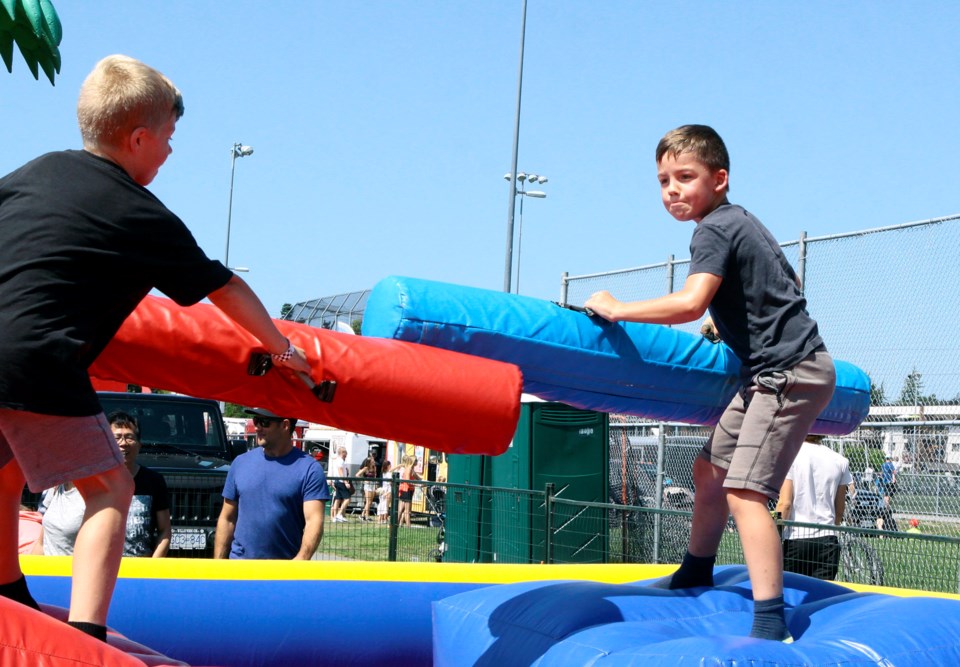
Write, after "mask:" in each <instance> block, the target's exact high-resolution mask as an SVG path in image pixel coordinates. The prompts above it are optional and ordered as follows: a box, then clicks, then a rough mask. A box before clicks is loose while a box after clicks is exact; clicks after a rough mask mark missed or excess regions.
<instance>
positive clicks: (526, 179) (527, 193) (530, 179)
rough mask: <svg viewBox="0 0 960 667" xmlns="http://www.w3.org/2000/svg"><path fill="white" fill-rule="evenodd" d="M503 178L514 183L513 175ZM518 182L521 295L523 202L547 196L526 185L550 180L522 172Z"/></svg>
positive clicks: (518, 286)
mask: <svg viewBox="0 0 960 667" xmlns="http://www.w3.org/2000/svg"><path fill="white" fill-rule="evenodd" d="M503 177H504V178H505V179H506V180H508V181H513V180H514V179H513V174H504V175H503ZM516 180H517V181H518V182H519V183H520V187H519V188H517V187H514V193H513V195H514V197H518V196H519V197H520V225H519V226H518V228H517V294H519V293H520V252H521V251H522V250H523V200H524V198H525V197H533V198H535V199H545V198H546V196H547V193H546V192H543V191H542V190H526V189H524V185H525V184H526V183H531V184H537V183H540V184H543V183H546V182H547V181H548V180H549V179H548V178H547V177H546V176H538V175H537V174H526V173H524V172H522V171H521V172H520V173H519V174H517V178H516Z"/></svg>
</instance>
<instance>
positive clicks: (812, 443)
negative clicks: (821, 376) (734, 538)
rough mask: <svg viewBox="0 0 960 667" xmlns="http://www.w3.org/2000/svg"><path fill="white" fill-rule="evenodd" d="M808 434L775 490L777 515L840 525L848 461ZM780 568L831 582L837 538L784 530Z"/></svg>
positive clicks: (825, 532)
mask: <svg viewBox="0 0 960 667" xmlns="http://www.w3.org/2000/svg"><path fill="white" fill-rule="evenodd" d="M822 440H823V436H819V435H808V436H807V439H806V440H805V441H804V443H803V445H801V447H800V452H799V453H798V454H797V458H795V459H794V461H793V464H792V465H791V466H790V470H789V471H788V472H787V478H786V480H785V481H784V482H783V487H782V488H781V490H780V500H779V501H778V502H777V511H778V512H780V516H781V517H782V518H784V519H785V520H787V521H796V522H799V523H816V524H821V525H824V526H839V525H840V522H841V521H843V510H844V507H845V504H846V496H847V492H848V491H850V492H851V493H852V491H853V488H854V484H853V476H852V475H851V474H850V462H849V461H848V460H847V459H846V458H845V457H844V456H841V455H840V454H838V453H836V452H834V451H833V450H831V449H830V448H829V447H826V446H824V445H822V444H821V442H822ZM783 538H784V539H783V569H784V570H785V571H787V572H796V573H798V574H805V575H807V576H808V577H816V578H817V579H830V580H832V579H835V578H836V576H837V567H838V565H839V563H840V543H839V540H838V539H837V534H836V533H835V532H834V531H832V530H830V529H828V528H806V527H794V526H786V527H784V529H783Z"/></svg>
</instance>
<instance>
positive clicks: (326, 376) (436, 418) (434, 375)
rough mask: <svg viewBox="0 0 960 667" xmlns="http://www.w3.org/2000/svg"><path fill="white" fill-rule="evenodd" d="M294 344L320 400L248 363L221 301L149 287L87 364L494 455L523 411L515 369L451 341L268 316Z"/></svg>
mask: <svg viewBox="0 0 960 667" xmlns="http://www.w3.org/2000/svg"><path fill="white" fill-rule="evenodd" d="M275 322H276V325H277V327H278V328H279V329H280V330H281V331H282V332H283V333H284V335H285V336H287V337H288V338H289V339H290V340H291V341H292V342H293V344H294V345H296V346H297V347H300V348H302V349H303V350H304V351H305V352H306V355H307V359H308V360H309V362H310V365H311V367H312V372H311V376H312V378H313V380H314V381H316V382H318V383H319V382H321V381H333V382H335V383H336V389H335V392H334V393H333V399H332V400H331V401H329V402H325V401H321V400H320V399H318V398H317V397H316V396H315V395H314V394H313V393H311V392H310V390H309V389H307V387H306V385H305V384H304V383H303V382H302V381H301V380H300V379H299V378H297V377H296V376H294V375H291V374H289V373H287V372H284V369H273V370H270V371H269V372H267V373H266V375H263V376H253V375H250V374H249V373H248V366H249V364H250V359H251V356H252V355H255V354H259V353H263V352H264V349H263V347H262V346H261V345H260V343H259V341H258V340H257V339H256V338H254V337H253V336H252V335H250V334H249V333H247V332H246V331H245V330H243V329H241V328H240V327H238V326H237V325H236V324H235V323H234V322H233V320H231V319H230V318H228V317H227V316H226V315H224V314H223V312H222V311H220V309H219V308H216V307H215V306H212V305H210V304H197V305H195V306H190V307H189V308H184V307H181V306H178V305H177V304H175V303H174V302H173V301H171V300H169V299H165V298H159V297H153V296H148V297H146V298H145V299H144V300H143V301H142V302H141V303H140V305H139V306H138V307H137V309H136V310H135V311H134V312H133V313H132V314H131V315H130V317H129V318H127V320H126V322H124V324H123V326H122V327H121V328H120V331H118V332H117V335H116V336H115V337H114V339H113V341H111V343H110V344H109V345H108V346H107V348H106V349H105V350H104V351H103V353H102V354H101V355H100V357H99V358H98V359H97V360H96V362H94V364H93V365H92V366H91V367H90V375H91V377H93V378H96V379H100V380H113V381H117V382H127V383H131V384H139V385H143V386H146V387H151V388H154V389H166V390H169V391H176V392H180V393H184V394H189V395H192V396H202V397H205V398H213V399H217V400H222V401H228V402H231V403H236V404H239V405H245V406H251V407H253V406H255V407H262V408H266V409H268V410H271V411H272V412H275V413H277V414H280V415H287V416H290V417H297V418H298V419H304V420H307V421H312V422H316V423H320V424H325V425H327V426H333V427H336V428H340V429H343V430H345V431H353V432H357V433H364V434H366V435H372V436H375V437H381V438H387V439H390V440H397V441H400V442H406V443H411V444H416V445H421V446H424V447H429V448H430V449H436V450H439V451H444V452H452V453H462V454H492V455H495V454H500V453H502V452H503V451H505V450H506V448H507V447H508V446H509V444H510V441H511V440H512V438H513V435H514V432H515V430H516V426H517V420H518V418H519V416H520V391H521V387H522V384H523V380H522V377H521V375H520V370H519V369H518V368H517V367H516V366H515V365H513V364H508V363H504V362H500V361H494V360H491V359H484V358H482V357H475V356H471V355H467V354H462V353H459V352H451V351H449V350H442V349H439V348H431V347H427V346H425V345H417V344H414V343H407V342H403V341H397V340H387V339H381V338H369V337H364V336H352V335H349V334H342V333H338V332H334V331H328V330H326V329H316V328H314V327H310V326H307V325H305V324H299V323H296V322H288V321H285V320H276V321H275Z"/></svg>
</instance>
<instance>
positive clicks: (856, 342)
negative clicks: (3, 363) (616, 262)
mask: <svg viewBox="0 0 960 667" xmlns="http://www.w3.org/2000/svg"><path fill="white" fill-rule="evenodd" d="M958 244H960V215H955V216H949V217H943V218H936V219H931V220H924V221H920V222H912V223H907V224H903V225H896V226H892V227H884V228H878V229H867V230H863V231H859V232H852V233H848V234H838V235H832V236H823V237H817V238H812V237H807V236H806V234H801V235H800V238H799V239H798V240H796V241H790V242H786V243H782V244H781V247H782V248H783V250H784V253H785V255H786V257H787V259H788V260H789V261H790V262H791V263H792V265H793V266H794V268H795V269H796V270H797V273H798V274H799V275H800V277H801V279H802V281H803V285H804V293H805V296H806V297H807V299H808V310H809V311H810V313H811V315H813V317H814V318H816V320H817V322H818V323H819V325H820V331H821V333H822V335H823V337H824V340H825V341H826V342H827V347H828V348H829V350H830V352H831V354H833V356H834V357H835V358H837V359H843V360H845V361H849V362H851V363H854V364H856V365H857V366H859V367H860V368H862V369H863V370H864V371H866V372H867V374H868V375H869V376H870V378H871V404H872V407H871V410H870V415H869V417H868V418H867V419H866V420H865V421H864V423H863V424H862V425H861V426H860V427H859V428H858V429H857V430H856V431H855V432H853V433H851V434H850V435H849V436H846V437H843V438H830V439H827V440H826V444H828V445H829V446H830V447H832V448H833V449H834V450H836V451H838V452H840V453H842V454H843V455H844V456H846V457H847V458H848V459H849V460H850V467H851V471H852V472H853V474H854V478H855V481H856V495H857V496H859V500H858V501H857V504H858V505H859V506H862V511H861V513H860V517H861V518H858V519H857V522H858V525H859V527H861V528H872V529H877V530H884V531H886V532H891V531H905V530H907V529H908V528H910V527H911V524H913V523H916V526H915V528H917V529H919V530H921V531H922V532H923V533H924V534H928V535H940V536H947V537H957V536H960V336H957V335H956V331H955V329H956V327H955V325H954V324H953V313H954V312H955V311H956V310H957V309H958V306H960V303H958V306H953V305H952V304H953V303H954V302H960V296H958V295H955V293H954V292H953V290H952V288H951V286H953V285H956V284H960V264H958V263H957V262H956V260H955V248H956V247H958ZM689 264H690V262H689V259H683V260H677V259H675V258H674V257H672V256H671V257H669V258H668V259H667V261H665V262H662V263H659V264H650V265H646V266H639V267H636V268H632V269H626V270H620V271H611V272H606V273H597V274H590V275H582V276H564V278H563V281H562V284H561V299H562V300H563V301H564V302H566V303H572V304H580V303H583V302H584V301H585V300H586V299H587V298H588V297H589V296H590V294H592V293H593V292H595V291H598V290H601V289H606V290H609V291H610V292H612V293H613V294H614V296H616V297H617V298H619V299H622V300H627V301H633V300H640V299H649V298H653V297H657V296H660V295H663V294H666V293H669V292H672V291H676V290H678V289H680V288H681V287H682V286H683V283H684V281H685V280H686V278H687V272H688V269H689ZM699 326H700V323H699V322H691V323H688V324H684V325H679V326H678V327H677V328H678V329H680V330H683V331H687V332H689V333H694V334H696V333H698V332H699ZM660 433H663V436H664V438H665V441H664V443H663V444H664V451H663V452H662V458H657V457H655V456H654V454H655V453H656V449H655V445H654V444H652V443H655V442H656V441H657V439H658V438H659V434H660ZM708 435H709V429H703V428H697V427H691V426H686V425H682V424H659V425H658V424H653V423H650V422H647V421H645V420H642V419H638V418H635V417H631V416H626V415H611V419H610V458H611V467H610V470H611V473H610V476H611V500H612V501H613V502H616V503H623V504H631V503H636V504H638V505H640V506H645V507H646V506H649V507H658V508H664V509H671V508H672V507H673V505H674V500H675V499H676V500H682V496H683V495H684V494H685V492H686V491H688V490H690V491H692V487H693V484H692V479H691V478H690V471H689V469H687V470H686V472H685V471H684V469H683V467H682V466H679V465H677V464H676V463H675V461H676V460H686V459H687V458H688V457H689V452H688V451H687V450H688V449H689V448H690V447H691V446H692V445H691V444H690V443H692V442H697V440H696V439H697V438H700V439H702V438H704V437H706V436H708ZM691 438H693V440H690V439H691ZM684 439H685V440H684ZM885 464H886V468H885ZM890 466H893V469H894V470H895V472H893V471H891V470H890ZM852 501H853V499H851V502H852Z"/></svg>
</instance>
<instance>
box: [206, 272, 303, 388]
mask: <svg viewBox="0 0 960 667" xmlns="http://www.w3.org/2000/svg"><path fill="white" fill-rule="evenodd" d="M209 299H210V301H211V302H212V303H213V305H215V306H216V307H217V308H219V309H220V310H222V311H223V312H224V313H226V314H227V315H228V316H229V317H230V319H232V320H233V321H235V322H236V323H237V324H239V325H240V326H242V327H243V328H244V329H246V330H247V331H249V332H250V333H251V334H253V335H254V336H256V338H257V339H258V340H259V341H260V342H261V343H263V345H264V347H266V348H267V352H269V353H270V354H274V355H278V354H283V353H284V352H286V351H287V345H288V342H287V339H286V337H285V336H284V335H283V334H282V333H280V330H279V329H277V327H276V325H275V324H274V323H273V320H272V319H271V318H270V314H269V313H267V309H266V308H265V307H264V305H263V303H261V301H260V299H259V298H258V297H257V295H256V294H254V292H253V290H252V289H250V286H249V285H247V283H246V282H245V281H244V280H243V278H241V277H240V276H238V275H236V274H234V276H233V277H232V278H230V281H229V282H227V284H226V285H224V286H223V287H221V288H220V289H218V290H215V291H213V292H211V293H210V295H209ZM274 363H276V364H277V365H280V366H285V367H287V368H292V369H293V370H296V371H300V372H302V373H309V372H310V365H309V364H308V363H307V359H306V357H305V356H304V354H303V352H302V351H301V350H296V354H295V355H293V356H292V357H290V358H289V359H287V360H285V361H278V360H277V359H276V357H274Z"/></svg>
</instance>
